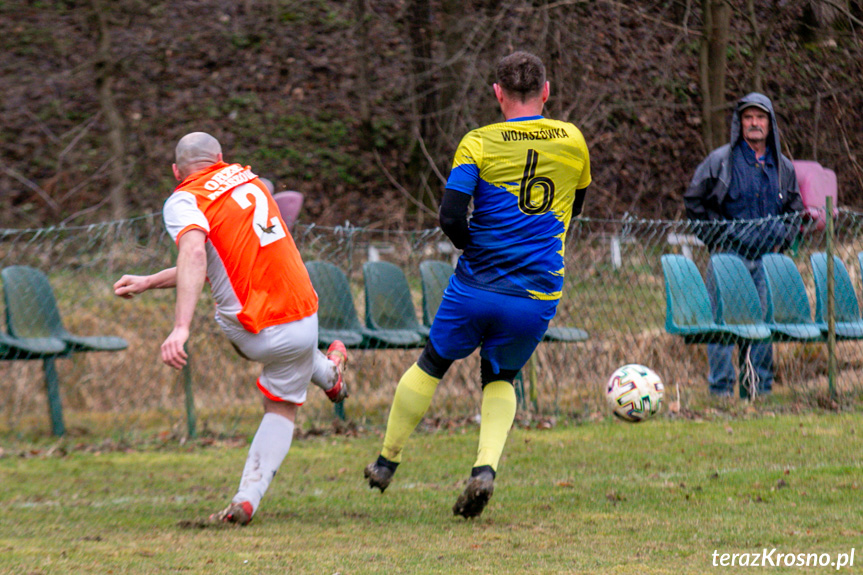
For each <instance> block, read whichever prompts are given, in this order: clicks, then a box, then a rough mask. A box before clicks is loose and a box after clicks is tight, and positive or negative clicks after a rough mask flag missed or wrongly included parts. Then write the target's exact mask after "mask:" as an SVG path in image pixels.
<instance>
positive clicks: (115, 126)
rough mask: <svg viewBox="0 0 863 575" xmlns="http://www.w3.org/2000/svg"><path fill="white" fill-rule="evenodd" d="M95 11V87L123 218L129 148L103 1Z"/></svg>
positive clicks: (117, 212)
mask: <svg viewBox="0 0 863 575" xmlns="http://www.w3.org/2000/svg"><path fill="white" fill-rule="evenodd" d="M91 4H92V7H93V12H94V13H95V15H96V21H97V24H98V34H99V49H98V52H97V54H96V61H95V64H94V67H95V72H96V87H97V88H98V91H99V104H100V106H101V108H102V113H103V114H104V116H105V120H106V121H107V122H108V143H109V145H110V149H111V169H110V192H109V193H110V197H111V215H112V217H113V218H114V219H115V220H122V219H125V218H126V215H127V212H128V210H127V199H126V175H125V163H126V149H125V145H124V135H123V118H122V116H121V115H120V112H119V111H118V110H117V105H116V103H115V102H114V91H113V85H114V73H115V70H116V65H115V62H114V60H113V58H112V56H111V30H110V28H109V26H108V18H107V16H106V14H105V10H106V8H105V6H104V5H103V3H102V0H91Z"/></svg>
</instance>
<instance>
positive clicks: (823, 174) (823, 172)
mask: <svg viewBox="0 0 863 575" xmlns="http://www.w3.org/2000/svg"><path fill="white" fill-rule="evenodd" d="M793 163H794V171H795V172H796V174H797V183H798V184H800V195H801V196H802V198H803V205H804V206H806V211H807V213H808V214H809V216H810V217H811V218H812V219H813V220H815V222H816V223H817V227H818V229H819V230H820V229H823V228H824V225H825V223H826V222H825V212H826V209H825V206H826V205H827V197H828V196H829V197H832V198H833V217H834V218H835V217H837V216H838V215H839V209H838V205H839V204H838V190H837V183H836V172H834V171H833V170H831V169H829V168H825V167H824V166H822V165H821V164H819V163H818V162H813V161H811V160H794V162H793Z"/></svg>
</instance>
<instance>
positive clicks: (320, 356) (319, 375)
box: [312, 350, 339, 391]
mask: <svg viewBox="0 0 863 575" xmlns="http://www.w3.org/2000/svg"><path fill="white" fill-rule="evenodd" d="M338 380H339V372H338V370H337V369H336V364H334V363H333V362H331V361H330V360H329V359H327V356H326V355H324V353H323V352H322V351H320V350H315V365H314V367H313V368H312V383H314V384H315V385H317V386H318V387H320V388H321V389H323V390H324V391H327V390H329V389H332V387H333V386H334V385H335V384H336V382H337V381H338Z"/></svg>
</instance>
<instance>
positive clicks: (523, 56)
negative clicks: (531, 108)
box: [497, 52, 545, 102]
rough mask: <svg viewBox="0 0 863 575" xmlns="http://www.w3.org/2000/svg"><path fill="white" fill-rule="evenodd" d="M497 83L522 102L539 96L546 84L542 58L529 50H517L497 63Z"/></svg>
mask: <svg viewBox="0 0 863 575" xmlns="http://www.w3.org/2000/svg"><path fill="white" fill-rule="evenodd" d="M497 84H498V86H500V87H501V88H503V90H504V92H506V93H507V95H508V96H510V97H516V98H518V99H520V100H521V101H522V102H524V101H525V100H527V99H528V98H532V97H535V96H538V95H539V94H540V93H542V88H543V86H545V66H543V65H542V60H540V59H539V58H537V57H536V56H534V55H533V54H530V53H528V52H515V53H513V54H510V55H509V56H507V57H506V58H503V59H502V60H501V61H500V62H498V64H497Z"/></svg>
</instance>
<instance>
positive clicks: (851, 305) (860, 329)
mask: <svg viewBox="0 0 863 575" xmlns="http://www.w3.org/2000/svg"><path fill="white" fill-rule="evenodd" d="M809 261H810V262H811V264H812V272H813V274H814V276H815V323H817V324H818V325H819V327H821V329H822V331H823V332H824V333H825V334H826V333H827V254H825V253H823V252H819V253H815V254H812V255H811V256H810V258H809ZM833 281H834V296H835V297H834V302H835V312H836V338H837V339H863V320H861V318H860V305H859V303H858V302H857V294H856V293H855V291H854V284H852V283H851V276H849V275H848V268H846V267H845V264H844V263H842V260H840V259H839V258H838V257H836V256H833Z"/></svg>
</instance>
